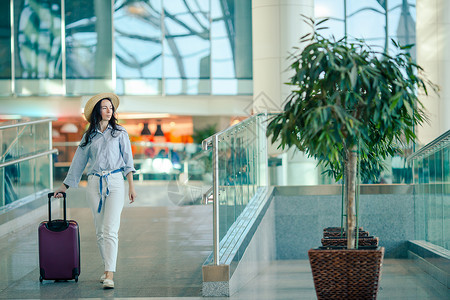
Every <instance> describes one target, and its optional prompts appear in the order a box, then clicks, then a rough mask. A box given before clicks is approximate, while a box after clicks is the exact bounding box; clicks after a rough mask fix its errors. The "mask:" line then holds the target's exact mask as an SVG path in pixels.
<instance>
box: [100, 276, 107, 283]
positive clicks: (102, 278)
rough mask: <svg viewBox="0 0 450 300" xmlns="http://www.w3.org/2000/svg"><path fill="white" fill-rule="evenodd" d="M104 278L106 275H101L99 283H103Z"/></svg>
mask: <svg viewBox="0 0 450 300" xmlns="http://www.w3.org/2000/svg"><path fill="white" fill-rule="evenodd" d="M105 278H106V274H103V275H102V276H101V277H100V282H101V283H103V281H105Z"/></svg>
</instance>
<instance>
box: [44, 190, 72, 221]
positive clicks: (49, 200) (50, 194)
mask: <svg viewBox="0 0 450 300" xmlns="http://www.w3.org/2000/svg"><path fill="white" fill-rule="evenodd" d="M60 193H61V194H62V195H63V197H64V221H67V220H66V219H67V218H66V193H64V192H60ZM54 195H55V193H48V221H49V222H51V221H52V201H51V199H52V197H53V196H54Z"/></svg>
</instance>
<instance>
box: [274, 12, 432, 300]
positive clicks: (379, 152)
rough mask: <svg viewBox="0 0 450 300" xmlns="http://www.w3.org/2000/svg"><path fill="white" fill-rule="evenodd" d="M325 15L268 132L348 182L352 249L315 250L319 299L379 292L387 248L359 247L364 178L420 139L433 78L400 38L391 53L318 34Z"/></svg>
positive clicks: (308, 38) (298, 54)
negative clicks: (358, 200) (421, 95)
mask: <svg viewBox="0 0 450 300" xmlns="http://www.w3.org/2000/svg"><path fill="white" fill-rule="evenodd" d="M324 21H325V20H322V21H320V22H317V23H315V21H314V20H312V19H310V20H309V22H307V23H310V24H311V26H312V28H313V30H312V33H310V34H307V35H305V36H304V37H302V39H301V41H302V42H303V43H305V44H307V45H306V47H305V48H304V49H303V50H300V49H298V48H296V49H295V52H294V53H293V54H292V55H291V57H290V59H292V63H291V65H290V69H291V70H293V73H294V74H293V76H292V77H291V79H290V82H289V83H288V84H290V85H291V86H292V87H293V89H292V92H291V94H290V95H289V97H288V98H287V99H286V101H285V104H284V109H283V111H282V112H281V113H279V114H276V115H275V116H274V117H273V118H272V119H271V120H270V122H269V125H268V130H267V136H270V135H271V136H272V143H274V142H276V141H278V142H279V143H280V147H282V148H285V147H291V146H294V147H296V148H298V149H299V150H301V151H304V152H305V153H306V154H307V155H309V156H312V157H314V158H316V159H317V160H318V163H319V164H321V165H322V166H323V167H325V168H326V170H327V171H328V172H329V173H330V174H331V175H332V176H333V177H334V178H335V179H336V180H343V181H344V189H345V190H344V198H345V209H346V215H347V222H346V226H345V231H346V234H345V237H346V239H347V241H346V247H345V249H340V250H323V249H322V250H319V249H311V250H310V251H309V252H308V254H309V257H310V263H311V267H312V272H313V278H314V282H315V287H316V293H317V296H318V298H319V299H321V298H333V297H337V298H342V299H346V298H351V299H354V298H355V297H356V298H358V299H366V298H374V297H376V293H377V291H378V280H379V275H380V269H381V263H382V259H383V255H384V248H380V247H378V248H376V249H371V250H370V249H369V250H368V249H364V250H362V249H359V250H358V249H355V248H356V238H355V231H356V230H355V229H356V208H355V197H356V194H357V193H356V192H357V188H358V180H357V176H358V175H360V176H361V177H365V178H373V177H374V176H376V174H379V172H380V171H381V170H382V169H383V160H384V159H385V158H386V157H387V156H390V155H394V154H395V153H398V152H399V151H401V148H402V146H404V145H407V144H409V143H410V142H411V141H414V140H415V139H416V135H415V132H414V126H416V125H420V124H422V123H423V122H424V121H426V114H425V112H424V109H423V105H422V104H421V102H420V101H419V99H418V97H417V93H418V90H419V89H421V90H422V91H424V92H425V93H427V86H428V85H430V84H431V83H430V82H429V81H427V80H425V79H423V78H422V77H421V76H420V73H421V71H422V69H421V68H420V66H418V65H417V64H415V63H414V62H413V61H412V59H411V56H410V55H409V53H408V52H407V49H408V48H410V47H411V46H406V47H401V46H399V45H398V44H397V43H395V41H393V43H394V45H395V46H396V47H397V49H398V53H396V54H394V55H387V54H386V53H379V52H376V51H374V50H373V49H371V48H370V47H369V46H368V45H367V44H366V43H365V42H364V41H363V40H358V41H355V42H351V43H350V42H347V41H346V39H341V40H335V39H328V38H325V37H324V36H322V35H321V34H320V33H319V32H318V29H320V28H319V26H321V24H322V23H323V22H324ZM431 85H432V84H431ZM433 87H434V86H433ZM358 267H361V269H357V268H358ZM365 271H369V273H371V274H369V275H365V274H363V273H364V272H365ZM374 295H375V296H374Z"/></svg>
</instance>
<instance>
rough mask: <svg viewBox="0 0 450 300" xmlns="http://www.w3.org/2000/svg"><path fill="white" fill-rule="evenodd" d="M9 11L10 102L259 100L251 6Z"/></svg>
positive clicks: (166, 1) (35, 5) (4, 38)
mask: <svg viewBox="0 0 450 300" xmlns="http://www.w3.org/2000/svg"><path fill="white" fill-rule="evenodd" d="M10 3H13V7H10ZM0 5H1V6H0V8H1V10H0V14H1V17H2V18H1V20H0V54H1V55H0V66H1V69H0V91H1V93H2V94H0V96H10V95H18V96H31V95H40V96H44V95H62V96H66V95H67V96H77V95H89V94H93V93H97V92H105V91H111V92H116V93H118V94H127V95H251V94H252V89H253V87H252V43H251V41H252V28H251V25H252V22H251V0H242V1H234V0H197V1H181V0H151V1H148V0H136V1H125V0H115V1H100V0H83V1H82V2H80V1H69V0H13V1H1V4H0ZM11 17H12V20H13V22H11V21H10V20H11ZM11 23H12V26H11ZM11 36H12V37H13V39H12V40H13V41H14V42H13V44H11ZM12 57H13V59H12ZM11 60H13V62H12V61H11Z"/></svg>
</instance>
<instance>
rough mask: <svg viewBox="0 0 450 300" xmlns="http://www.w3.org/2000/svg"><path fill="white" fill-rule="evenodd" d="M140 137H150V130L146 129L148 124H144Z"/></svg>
mask: <svg viewBox="0 0 450 300" xmlns="http://www.w3.org/2000/svg"><path fill="white" fill-rule="evenodd" d="M141 135H152V133H151V131H150V129H149V128H148V123H144V128H142V131H141Z"/></svg>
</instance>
